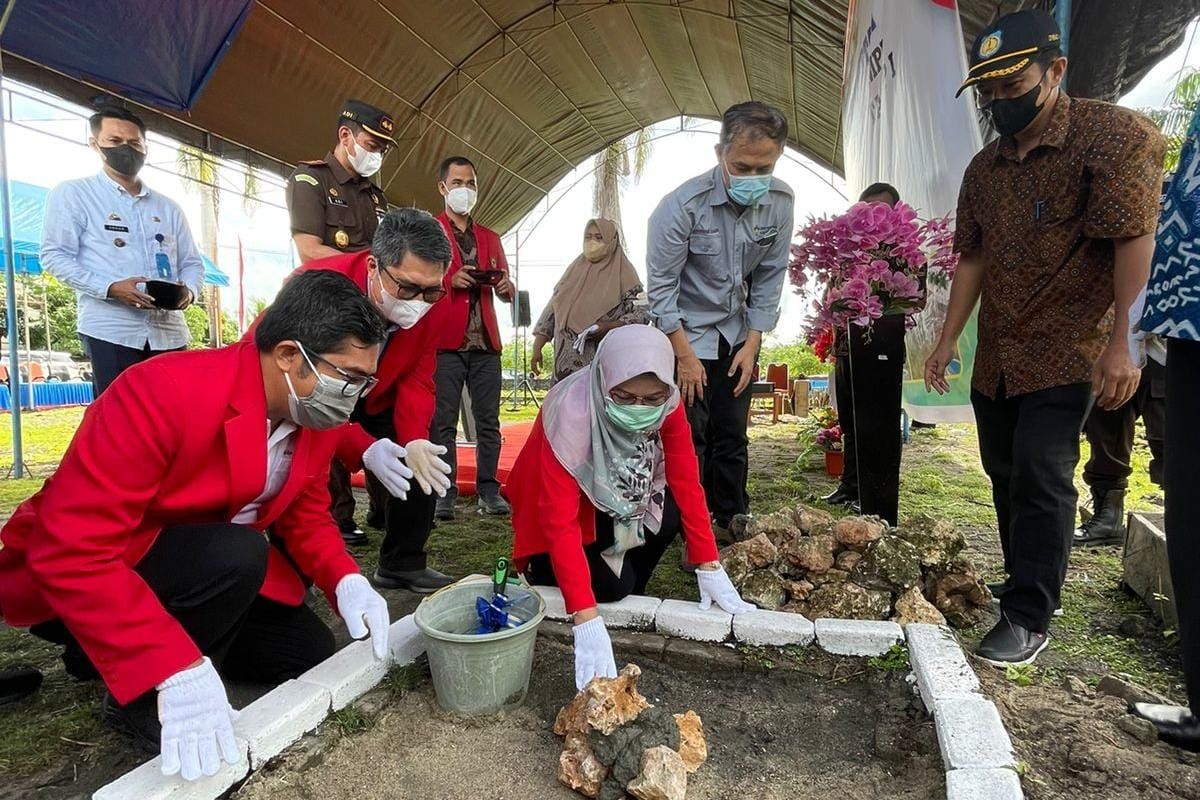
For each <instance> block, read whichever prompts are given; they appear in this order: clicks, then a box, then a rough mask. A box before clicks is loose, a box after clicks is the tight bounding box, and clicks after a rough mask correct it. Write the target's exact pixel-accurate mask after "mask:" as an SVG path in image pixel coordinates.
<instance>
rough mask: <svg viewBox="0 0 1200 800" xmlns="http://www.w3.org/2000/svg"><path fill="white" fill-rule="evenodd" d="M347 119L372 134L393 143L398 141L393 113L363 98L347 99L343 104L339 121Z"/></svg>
mask: <svg viewBox="0 0 1200 800" xmlns="http://www.w3.org/2000/svg"><path fill="white" fill-rule="evenodd" d="M347 119H348V120H353V121H354V122H357V123H358V124H359V125H361V126H362V129H363V130H364V131H366V132H367V133H369V134H371V135H372V136H375V137H378V138H380V139H386V140H387V141H389V142H393V143H394V142H395V141H396V140H395V139H394V138H393V134H394V133H395V131H396V121H395V120H393V119H392V115H391V114H389V113H387V112H386V111H384V110H382V109H379V108H376V107H375V106H373V105H371V104H370V103H364V102H363V101H362V100H347V101H346V104H345V105H344V106H342V113H341V114H339V115H338V122H339V123H340V122H341V121H342V120H347Z"/></svg>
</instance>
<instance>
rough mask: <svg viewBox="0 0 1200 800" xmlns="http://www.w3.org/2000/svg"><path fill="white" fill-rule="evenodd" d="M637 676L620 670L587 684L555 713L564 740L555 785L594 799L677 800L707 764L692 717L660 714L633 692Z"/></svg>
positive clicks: (635, 669) (636, 670) (633, 669)
mask: <svg viewBox="0 0 1200 800" xmlns="http://www.w3.org/2000/svg"><path fill="white" fill-rule="evenodd" d="M641 674H642V671H641V669H639V668H638V666H637V665H636V664H627V665H626V666H625V669H623V670H621V674H620V675H619V676H618V677H616V678H595V679H593V680H592V682H591V683H589V684H588V685H587V687H586V688H584V690H583V691H582V692H580V693H579V694H577V695H576V696H575V699H574V700H572V701H571V702H570V703H568V704H567V705H565V706H563V708H562V710H560V711H559V712H558V717H557V718H556V719H555V720H554V732H555V734H557V735H559V736H562V737H564V739H565V741H564V742H563V751H562V754H561V755H560V756H559V759H558V779H559V780H560V781H562V782H563V783H565V784H566V785H567V786H570V787H571V788H572V789H574V790H575V791H577V792H579V793H580V794H582V795H584V796H586V797H595V798H599V800H622V798H624V797H626V796H627V795H628V796H632V797H635V798H637V800H683V798H684V795H685V794H686V792H687V776H688V774H690V773H692V772H695V771H696V770H697V769H699V768H700V765H701V764H703V763H704V761H705V760H706V759H707V758H708V749H707V747H706V745H705V743H704V728H703V726H702V725H701V722H700V717H698V716H697V715H696V713H695V712H694V711H688V712H687V713H686V714H674V715H672V714H668V713H667V712H666V711H662V710H661V709H658V708H655V707H654V706H652V705H650V704H649V703H648V702H646V698H645V697H643V696H642V695H641V694H640V693H639V692H638V690H637V682H638V677H639V676H640V675H641Z"/></svg>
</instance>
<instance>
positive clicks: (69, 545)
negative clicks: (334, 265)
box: [0, 271, 388, 779]
mask: <svg viewBox="0 0 1200 800" xmlns="http://www.w3.org/2000/svg"><path fill="white" fill-rule="evenodd" d="M385 335H386V330H385V324H384V322H383V320H382V318H381V317H380V316H379V314H378V313H376V311H375V308H374V307H373V305H372V303H371V301H370V300H369V299H368V298H366V297H364V296H363V293H362V291H361V290H360V289H359V288H358V287H357V286H355V285H354V283H353V282H352V281H350V280H349V279H347V278H346V277H344V276H342V275H337V274H334V273H331V272H326V271H313V272H307V273H303V274H300V275H297V276H296V277H295V278H293V279H292V280H290V281H288V283H287V284H286V285H285V286H284V288H283V289H282V290H281V291H280V293H279V295H278V297H277V298H276V300H275V302H274V303H273V304H272V305H271V307H270V308H269V309H268V310H267V311H266V312H264V314H263V316H262V318H261V319H260V320H259V324H258V327H257V329H256V331H255V335H254V341H252V342H251V341H243V342H239V343H238V344H235V345H232V346H230V347H226V348H223V349H219V350H203V351H195V352H188V353H178V354H169V355H165V356H162V357H159V358H154V359H151V360H149V361H146V362H144V363H142V364H138V365H137V366H134V367H132V368H130V369H129V370H127V371H126V372H124V373H122V374H121V376H120V377H119V378H117V380H116V381H115V382H114V383H113V384H112V385H111V386H110V388H109V389H108V390H107V391H106V392H105V393H104V394H103V395H102V396H101V397H100V398H99V399H97V400H96V402H95V403H93V404H92V406H91V407H90V408H89V409H88V410H87V413H86V414H84V417H83V423H82V424H81V425H80V428H79V430H78V432H77V433H76V434H75V438H74V440H73V441H72V442H71V446H70V447H69V448H68V449H67V453H66V455H65V456H64V457H63V460H62V464H61V465H60V466H59V468H58V471H57V472H56V473H55V474H54V476H53V477H51V478H50V479H49V480H47V481H46V484H45V485H44V486H43V487H42V489H41V491H39V492H38V493H37V494H36V495H34V496H33V497H32V498H30V499H29V500H27V501H25V502H24V503H23V504H21V506H20V507H19V508H18V509H17V511H16V513H15V514H13V517H12V519H10V520H9V521H8V523H7V524H6V525H5V526H4V528H3V530H2V531H0V541H2V543H3V548H2V549H0V614H2V615H3V617H4V620H5V621H6V622H7V623H8V624H9V625H13V626H20V627H29V628H30V631H31V632H32V633H34V634H35V635H38V636H41V637H42V638H44V639H48V640H50V641H53V642H56V643H59V644H62V645H63V646H64V648H65V649H64V654H63V660H64V662H65V664H66V667H67V670H68V671H69V672H71V673H72V674H73V675H76V676H77V677H92V676H95V675H96V674H98V675H99V677H101V678H102V679H103V680H104V682H105V684H106V685H107V687H108V691H109V694H108V695H106V697H105V701H104V717H105V721H106V722H108V723H109V724H111V725H113V726H115V727H117V728H118V729H119V730H122V731H123V732H125V733H127V734H130V735H133V736H134V737H135V740H137V741H140V742H141V743H142V744H143V745H150V746H152V747H153V748H154V749H155V750H160V751H161V753H162V769H163V772H164V773H165V774H168V775H169V774H174V773H176V772H179V773H181V774H182V776H183V777H184V778H186V779H194V778H196V777H199V776H200V775H201V774H207V775H211V774H213V773H215V772H216V771H217V769H218V768H219V767H220V764H221V761H222V760H225V761H228V762H230V763H236V761H237V760H238V757H239V753H238V748H237V745H236V743H235V740H234V733H233V726H232V723H233V718H234V716H235V712H233V710H232V709H231V707H230V705H229V700H228V698H227V696H226V692H225V687H224V684H223V683H222V676H224V677H226V678H237V679H243V680H250V681H254V682H258V683H272V684H273V683H279V682H282V681H284V680H287V679H288V678H293V677H296V676H298V675H300V674H301V673H302V672H304V671H306V670H307V669H309V668H310V667H312V666H313V665H314V664H316V663H318V662H320V661H321V660H323V659H325V658H327V657H328V656H330V655H331V654H332V653H333V652H334V639H333V633H332V631H330V629H329V628H328V626H327V625H326V624H325V623H324V622H322V621H321V620H320V618H318V617H317V615H316V614H315V613H314V612H313V611H312V610H311V609H310V608H309V607H308V606H306V605H305V604H304V595H305V592H306V590H307V585H306V584H307V583H308V582H309V581H311V582H313V583H315V584H316V585H317V587H318V588H320V589H321V590H322V591H323V592H324V593H325V596H326V598H327V599H328V600H329V602H330V604H331V605H332V606H333V607H334V608H335V609H336V610H337V611H338V613H339V614H340V615H341V616H342V618H343V619H344V620H345V621H346V626H347V628H348V629H349V631H350V634H351V635H352V636H354V637H356V638H363V637H365V636H367V635H368V633H369V634H370V637H371V639H372V643H373V645H374V648H375V654H376V656H377V657H379V658H384V657H385V656H386V654H387V631H388V611H387V604H386V603H385V602H384V600H383V598H382V597H380V596H379V594H377V593H376V592H375V590H374V589H372V588H371V586H370V584H369V583H368V581H367V579H366V578H365V577H364V576H362V575H361V574H359V570H358V566H357V565H356V564H355V562H354V559H352V558H351V557H350V556H349V555H348V554H347V553H346V550H345V547H344V546H343V544H342V538H341V535H340V534H339V532H338V528H337V525H336V524H335V523H334V521H333V518H332V517H331V516H330V513H329V491H328V488H327V483H328V480H329V462H330V459H331V458H332V456H333V454H334V451H335V449H336V448H337V446H338V444H339V442H340V441H341V440H342V434H343V429H342V426H343V424H344V423H345V422H346V420H347V419H348V418H349V416H350V412H351V411H352V410H353V408H354V405H355V403H356V402H357V400H358V398H359V396H360V395H362V394H364V393H366V392H368V391H370V389H371V388H372V387H373V386H374V383H375V378H374V374H375V370H376V365H377V361H378V358H379V351H380V348H381V345H382V342H383V340H384V338H385Z"/></svg>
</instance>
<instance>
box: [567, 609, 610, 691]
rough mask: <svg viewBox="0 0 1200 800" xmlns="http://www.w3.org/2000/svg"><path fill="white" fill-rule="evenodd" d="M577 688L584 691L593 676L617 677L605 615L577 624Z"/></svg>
mask: <svg viewBox="0 0 1200 800" xmlns="http://www.w3.org/2000/svg"><path fill="white" fill-rule="evenodd" d="M574 630H575V689H576V691H580V692H582V691H583V689H584V687H585V686H587V685H588V683H589V682H590V681H591V680H592V678H597V677H599V678H615V677H617V662H616V660H615V659H614V658H613V650H612V640H611V639H609V638H608V629H607V628H605V627H604V617H596V618H595V619H589V620H588V621H587V622H583V623H580V624H579V625H576V626H575V629H574Z"/></svg>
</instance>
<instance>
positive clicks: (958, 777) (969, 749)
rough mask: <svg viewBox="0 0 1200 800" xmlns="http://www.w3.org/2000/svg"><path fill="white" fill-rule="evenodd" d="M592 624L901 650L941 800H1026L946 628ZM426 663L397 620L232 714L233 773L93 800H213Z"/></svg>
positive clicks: (711, 621)
mask: <svg viewBox="0 0 1200 800" xmlns="http://www.w3.org/2000/svg"><path fill="white" fill-rule="evenodd" d="M475 577H476V576H470V578H469V579H471V578H475ZM478 577H480V578H482V576H478ZM484 580H486V578H484ZM536 589H537V591H538V593H539V594H540V595H541V596H542V598H543V600H544V601H545V603H546V618H547V619H550V620H554V621H559V622H567V621H569V620H570V617H569V616H568V615H567V613H566V609H565V606H564V604H563V598H562V592H560V591H559V590H558V589H557V588H553V587H544V586H539V587H536ZM601 614H602V615H603V616H604V618H605V620H606V624H607V625H608V626H609V627H611V628H614V629H620V628H625V629H630V630H635V631H657V632H658V633H659V634H665V635H667V636H671V637H676V638H680V639H690V640H694V641H703V642H724V643H727V644H733V643H737V644H745V645H749V646H755V647H759V646H807V645H810V644H813V643H815V644H816V646H817V647H819V648H821V649H823V650H826V651H828V652H830V653H834V654H837V655H852V656H874V655H882V654H883V653H886V652H887V651H888V650H889V649H890V648H891V647H892V646H894V645H896V644H904V643H907V645H908V653H909V665H910V667H911V668H912V671H913V680H914V682H915V684H916V688H917V690H918V691H919V692H920V695H921V699H922V701H923V702H924V704H925V707H926V709H927V710H928V711H929V713H930V714H932V715H933V719H934V724H935V725H936V727H937V734H938V746H939V748H940V750H941V753H942V760H943V762H944V763H945V767H946V792H947V799H948V800H1022V799H1023V798H1024V794H1023V793H1022V791H1021V782H1020V778H1019V777H1018V775H1017V772H1016V765H1017V761H1016V756H1015V754H1014V752H1013V748H1012V742H1011V740H1010V739H1009V736H1008V732H1007V731H1006V730H1005V729H1004V724H1003V722H1002V720H1001V719H1000V713H999V711H998V710H997V709H996V706H995V704H994V703H992V702H991V701H990V700H988V699H987V698H986V697H985V696H984V695H983V694H982V692H981V689H980V685H979V680H978V678H977V677H976V676H975V673H974V671H973V670H972V669H971V666H970V664H968V663H967V660H966V657H965V655H964V654H963V651H962V648H961V647H959V645H958V642H957V640H956V639H955V638H954V634H953V633H952V632H951V631H950V630H949V629H947V628H944V627H940V626H935V625H921V624H912V625H908V626H906V627H904V628H901V627H900V626H899V625H897V624H896V623H893V622H879V621H866V620H835V619H819V620H817V621H816V623H815V624H814V623H813V622H812V621H811V620H808V619H806V618H805V617H803V616H801V615H799V614H791V613H786V612H777V611H765V610H759V611H753V612H749V613H747V614H743V615H738V616H737V617H733V616H731V615H730V614H727V613H725V612H724V611H721V610H720V609H717V608H712V609H708V610H705V611H701V610H700V609H699V607H698V606H697V605H696V604H695V603H689V602H683V601H679V600H661V599H659V598H656V597H640V596H630V597H626V598H625V599H623V600H621V601H619V602H616V603H604V604H602V605H601ZM424 651H425V645H424V641H423V639H422V636H421V633H420V631H419V630H418V629H417V626H416V624H415V622H414V620H413V615H411V614H409V615H408V616H405V617H402V618H401V619H398V620H396V621H395V622H394V623H392V626H391V628H390V630H389V658H388V660H387V661H386V662H385V661H376V660H375V659H374V655H373V654H372V652H371V646H370V644H369V643H368V642H354V643H351V644H350V645H348V646H347V647H345V648H343V649H342V650H339V651H338V652H337V653H335V654H334V655H333V656H331V657H330V658H329V659H326V660H325V661H323V662H322V663H321V664H318V665H317V666H316V667H314V668H313V669H311V670H309V671H308V672H306V673H305V674H304V675H302V676H300V677H299V678H297V679H296V680H291V681H287V682H285V683H283V684H281V685H280V686H278V687H276V688H275V689H273V690H271V691H270V692H268V693H267V694H265V695H263V696H262V697H260V698H259V699H258V700H256V701H255V702H253V703H251V704H250V705H249V706H247V707H246V708H244V709H242V713H241V715H240V716H239V718H238V720H237V721H236V722H235V725H234V729H235V732H236V733H237V735H238V741H239V744H240V745H241V746H242V748H243V753H244V757H243V759H242V760H241V761H240V762H239V763H238V764H236V765H233V766H226V767H224V768H223V769H222V770H221V771H220V772H219V773H218V774H217V775H215V776H213V777H212V778H204V779H202V780H199V781H194V782H191V783H186V782H184V781H182V780H181V779H179V778H178V777H170V778H167V777H164V776H163V775H162V774H161V772H160V766H159V765H160V760H159V758H157V757H156V758H154V759H152V760H151V761H148V762H146V763H145V764H142V765H141V766H139V767H137V768H135V769H133V770H131V771H130V772H128V773H126V774H125V775H123V776H121V777H120V778H118V779H117V780H115V781H113V782H112V783H110V784H108V785H107V786H104V787H102V788H101V789H99V790H98V791H97V792H96V793H95V794H94V795H93V798H94V799H95V800H118V799H119V800H124V798H129V797H139V798H152V799H154V800H157V799H158V798H162V799H163V800H166V798H171V799H172V800H215V798H218V797H220V796H221V795H222V794H223V793H224V792H226V791H227V790H228V789H229V788H230V787H232V786H234V785H235V784H236V783H237V782H238V781H240V780H242V779H243V778H245V777H246V776H247V775H248V774H249V773H250V772H251V771H252V770H255V769H258V768H260V767H261V766H262V765H263V764H265V763H266V762H267V761H269V760H270V759H271V758H274V757H275V756H277V755H279V754H280V753H281V752H283V750H284V749H286V748H287V747H288V746H289V745H291V744H292V743H294V742H296V741H297V740H299V739H300V737H301V736H303V735H304V734H305V733H307V732H308V731H311V730H313V729H314V728H316V727H317V726H318V725H319V724H320V723H321V722H322V721H323V720H324V719H325V718H326V717H327V716H328V715H329V714H330V713H331V712H333V711H335V710H337V709H339V708H343V707H345V706H346V705H348V704H350V703H351V702H353V701H354V700H355V699H357V698H358V697H360V696H361V695H363V694H364V693H366V692H367V691H369V690H370V689H372V688H373V687H374V686H375V685H376V684H378V683H379V681H380V680H382V679H383V677H384V675H385V674H386V673H387V670H388V669H389V668H390V667H392V666H399V665H405V664H410V663H412V662H413V661H415V660H416V659H417V658H418V657H419V656H420V655H421V654H423V653H424Z"/></svg>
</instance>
